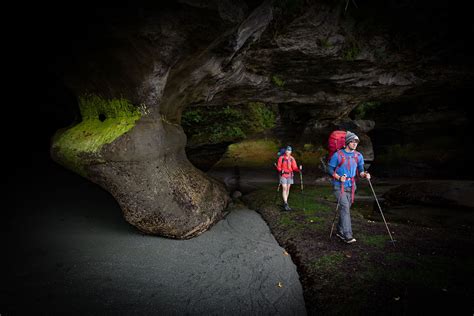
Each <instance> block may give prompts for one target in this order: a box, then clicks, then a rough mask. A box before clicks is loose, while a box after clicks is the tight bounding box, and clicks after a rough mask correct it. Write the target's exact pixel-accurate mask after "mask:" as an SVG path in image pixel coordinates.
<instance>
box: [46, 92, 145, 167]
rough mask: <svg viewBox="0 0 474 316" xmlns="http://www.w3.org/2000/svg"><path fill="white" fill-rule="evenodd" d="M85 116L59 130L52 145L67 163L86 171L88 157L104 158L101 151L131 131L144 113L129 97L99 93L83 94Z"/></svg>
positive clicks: (59, 157)
mask: <svg viewBox="0 0 474 316" xmlns="http://www.w3.org/2000/svg"><path fill="white" fill-rule="evenodd" d="M79 108H80V112H81V117H82V120H81V122H79V123H78V124H76V125H74V126H72V127H69V128H65V129H62V130H59V131H58V132H57V133H56V135H55V136H54V138H53V144H52V149H53V150H54V151H55V155H56V157H57V158H58V159H59V161H60V162H61V163H62V164H64V165H65V166H66V167H68V168H70V169H72V170H74V171H76V172H78V173H80V174H81V175H85V170H84V165H85V162H86V161H85V160H84V159H91V158H93V159H98V160H99V159H100V155H99V151H100V149H101V147H102V146H103V145H105V144H108V143H111V142H113V141H114V140H115V139H117V138H118V137H119V136H121V135H123V134H124V133H126V132H128V131H129V130H130V129H131V128H132V127H133V126H134V125H135V122H136V121H137V120H138V119H139V118H140V117H141V115H142V114H141V112H140V111H139V109H138V108H137V107H135V106H134V105H132V104H131V103H130V102H129V101H128V100H125V99H122V98H121V99H109V100H107V99H103V98H101V97H99V96H96V95H83V96H81V97H80V98H79Z"/></svg>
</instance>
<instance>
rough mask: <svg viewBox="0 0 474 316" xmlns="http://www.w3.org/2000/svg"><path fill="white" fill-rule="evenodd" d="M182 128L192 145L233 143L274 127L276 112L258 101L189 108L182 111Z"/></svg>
mask: <svg viewBox="0 0 474 316" xmlns="http://www.w3.org/2000/svg"><path fill="white" fill-rule="evenodd" d="M181 125H182V126H183V129H184V131H185V133H186V135H187V136H188V143H190V144H192V145H199V144H217V143H223V142H234V141H240V140H243V139H245V138H246V137H247V136H249V135H252V134H255V133H259V132H263V131H265V130H267V129H270V128H272V127H274V125H275V113H274V112H273V111H272V109H271V108H270V107H269V106H267V105H265V104H263V103H261V102H249V103H247V104H245V105H242V106H235V107H230V106H223V107H217V106H206V107H190V108H188V109H187V110H185V111H184V112H183V116H182V121H181Z"/></svg>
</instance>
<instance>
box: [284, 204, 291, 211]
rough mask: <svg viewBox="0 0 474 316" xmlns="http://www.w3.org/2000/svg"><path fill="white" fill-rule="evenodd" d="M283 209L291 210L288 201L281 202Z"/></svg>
mask: <svg viewBox="0 0 474 316" xmlns="http://www.w3.org/2000/svg"><path fill="white" fill-rule="evenodd" d="M283 210H284V211H287V212H289V211H291V208H290V206H289V205H288V203H285V204H283Z"/></svg>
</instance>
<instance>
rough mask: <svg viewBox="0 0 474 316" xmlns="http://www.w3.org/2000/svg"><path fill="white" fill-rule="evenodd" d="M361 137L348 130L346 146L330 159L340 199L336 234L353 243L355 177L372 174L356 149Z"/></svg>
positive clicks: (335, 189) (334, 184) (337, 195)
mask: <svg viewBox="0 0 474 316" xmlns="http://www.w3.org/2000/svg"><path fill="white" fill-rule="evenodd" d="M358 144H359V137H357V135H356V134H354V133H352V132H349V131H347V133H346V138H345V148H343V149H340V150H338V151H337V152H335V153H334V155H333V156H332V157H331V160H330V161H329V168H328V169H329V170H328V172H329V174H330V175H331V176H332V177H333V180H332V183H333V186H334V195H335V196H336V199H337V200H338V201H339V203H338V204H339V223H338V227H337V232H336V236H338V237H339V238H340V239H342V240H343V241H344V242H346V243H349V244H350V243H353V242H355V241H356V239H355V238H354V237H353V236H352V225H351V214H350V207H351V205H352V203H354V192H355V189H356V184H355V177H356V173H357V172H358V173H359V176H360V177H361V178H367V179H370V174H369V173H368V172H365V171H364V157H363V156H362V154H361V153H359V152H358V151H356V148H357V145H358Z"/></svg>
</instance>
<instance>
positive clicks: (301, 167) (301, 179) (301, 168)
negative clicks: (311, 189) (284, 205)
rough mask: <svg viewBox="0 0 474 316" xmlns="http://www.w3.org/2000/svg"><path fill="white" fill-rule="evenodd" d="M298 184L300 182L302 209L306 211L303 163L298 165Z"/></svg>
mask: <svg viewBox="0 0 474 316" xmlns="http://www.w3.org/2000/svg"><path fill="white" fill-rule="evenodd" d="M300 184H301V197H302V198H303V211H306V207H305V205H304V192H303V165H300Z"/></svg>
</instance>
